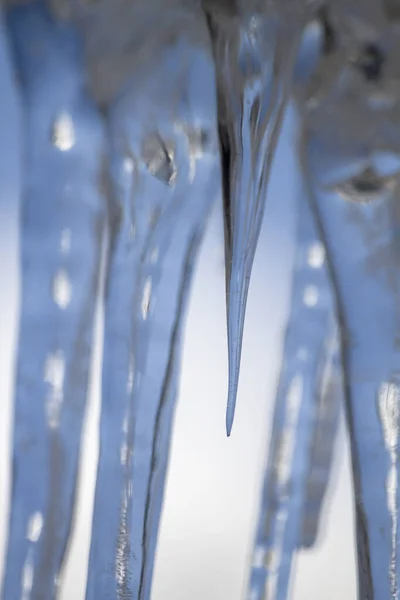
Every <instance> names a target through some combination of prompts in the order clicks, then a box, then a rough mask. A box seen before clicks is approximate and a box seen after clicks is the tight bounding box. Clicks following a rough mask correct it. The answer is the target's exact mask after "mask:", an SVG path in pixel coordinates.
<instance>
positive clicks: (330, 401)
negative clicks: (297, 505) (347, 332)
mask: <svg viewBox="0 0 400 600" xmlns="http://www.w3.org/2000/svg"><path fill="white" fill-rule="evenodd" d="M332 346H333V347H332V350H333V354H332V356H331V360H328V362H327V364H326V365H325V372H324V375H323V379H322V386H321V389H320V390H319V393H318V394H316V396H315V407H314V408H313V411H314V421H315V422H314V428H313V435H312V440H311V456H310V459H309V464H308V474H307V475H306V490H305V498H304V504H303V518H302V528H301V536H300V538H299V546H300V547H302V548H311V547H312V546H313V545H314V544H315V543H316V540H317V535H318V530H319V526H320V520H321V511H322V504H323V501H324V499H325V496H326V491H327V486H328V483H329V479H330V475H331V468H332V461H333V457H334V447H335V442H336V437H337V432H338V428H339V417H340V409H341V405H342V402H341V401H342V398H343V378H342V368H341V361H340V357H339V336H338V333H336V336H335V337H334V338H333V339H332Z"/></svg>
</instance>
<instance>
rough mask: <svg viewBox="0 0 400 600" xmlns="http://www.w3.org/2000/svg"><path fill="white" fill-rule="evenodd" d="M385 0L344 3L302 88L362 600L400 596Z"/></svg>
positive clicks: (399, 283) (396, 306)
mask: <svg viewBox="0 0 400 600" xmlns="http://www.w3.org/2000/svg"><path fill="white" fill-rule="evenodd" d="M379 6H380V5H378V4H377V3H372V2H365V3H364V5H363V6H362V3H361V4H360V3H357V4H355V9H357V10H354V11H353V13H352V19H349V20H348V22H347V25H346V28H345V29H344V30H342V29H341V28H340V27H339V26H338V24H341V23H344V22H345V21H346V13H343V14H342V13H340V12H339V8H338V9H337V11H338V12H337V13H336V11H335V8H336V7H335V6H334V4H332V8H331V11H332V12H331V23H333V26H332V35H333V39H334V44H331V46H330V48H329V51H326V52H325V54H323V55H322V56H321V59H320V61H319V63H318V65H317V68H316V71H315V73H313V74H312V75H311V76H310V79H309V80H308V81H306V82H302V84H301V87H299V89H298V91H297V97H298V101H299V109H300V112H301V115H302V117H303V121H304V126H303V129H304V131H303V134H304V135H303V144H302V153H303V163H304V166H305V168H306V169H307V170H308V172H309V180H310V185H311V186H312V188H313V198H314V199H315V210H316V214H317V215H318V219H319V222H320V227H321V232H322V233H323V236H324V239H325V243H326V246H327V250H328V255H329V260H330V263H331V265H332V272H333V275H334V281H335V287H336V291H337V296H338V302H339V307H340V318H341V327H342V331H343V342H344V367H345V371H344V376H345V383H346V391H347V398H346V401H347V414H348V424H349V431H350V441H351V450H352V459H353V473H354V484H355V504H356V522H357V545H358V563H359V573H358V576H359V598H360V599H362V600H365V599H372V598H374V599H378V598H391V599H392V600H396V599H398V598H399V591H398V588H399V577H400V560H399V557H398V551H397V547H398V542H397V540H398V525H399V524H398V517H397V515H398V510H399V505H400V497H399V494H398V490H397V480H398V460H397V458H396V457H397V454H398V436H397V433H396V430H397V428H398V422H397V421H398V419H397V416H396V415H398V407H397V404H398V401H399V386H400V381H399V359H400V353H399V341H398V340H399V335H400V294H399V291H400V279H399V274H400V269H399V267H400V246H399V242H398V228H399V226H400V212H399V193H400V190H399V184H398V175H397V176H396V177H394V178H393V176H394V175H395V174H396V171H397V173H398V165H399V160H400V145H399V139H400V135H399V134H400V128H399V121H398V116H397V113H396V111H395V110H394V106H395V105H396V103H397V101H398V96H397V90H398V83H399V80H400V73H399V68H398V48H399V43H400V39H399V33H398V29H397V27H396V25H395V24H390V23H385V20H384V18H383V16H382V14H381V15H378V16H374V18H372V15H375V12H376V11H378V10H379ZM347 9H348V10H350V9H351V6H349V7H347ZM344 10H345V7H343V11H344ZM374 11H375V12H374ZM378 17H379V18H378ZM389 47H390V48H391V52H390V54H387V55H386V54H385V52H384V49H385V48H389ZM371 49H374V50H373V51H372V50H371ZM332 65H335V70H334V72H333V71H332ZM328 115H329V116H328Z"/></svg>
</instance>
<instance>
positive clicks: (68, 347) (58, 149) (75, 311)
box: [2, 2, 105, 600]
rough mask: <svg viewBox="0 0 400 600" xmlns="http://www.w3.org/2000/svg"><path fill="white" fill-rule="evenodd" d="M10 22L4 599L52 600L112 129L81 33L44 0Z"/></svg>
mask: <svg viewBox="0 0 400 600" xmlns="http://www.w3.org/2000/svg"><path fill="white" fill-rule="evenodd" d="M6 24H7V28H8V34H9V37H10V41H11V46H12V51H13V57H14V65H15V69H16V76H17V78H18V81H19V84H20V94H21V100H22V110H23V113H22V117H23V142H24V164H23V167H24V170H23V192H22V208H21V267H22V306H21V323H20V336H19V354H18V362H17V379H16V391H15V408H14V440H13V454H14V456H13V485H12V499H11V517H10V526H9V540H8V551H7V560H6V571H5V577H4V582H3V590H2V598H3V599H4V600H11V599H12V598H22V599H24V600H52V599H53V598H54V597H55V596H56V594H57V589H58V585H59V576H60V568H61V566H62V562H63V558H64V555H65V551H66V546H67V542H68V536H69V533H70V527H71V519H72V513H73V508H74V499H75V487H76V475H77V463H78V456H79V447H80V435H81V425H82V419H83V415H84V410H85V401H86V391H87V381H88V371H89V364H90V355H91V340H92V328H93V316H94V312H95V302H96V295H97V287H98V273H99V257H100V248H101V240H102V232H103V226H104V216H105V214H104V213H105V211H104V208H105V206H104V203H103V197H102V190H101V186H102V169H103V158H104V151H105V145H104V132H103V129H102V126H101V121H100V118H99V116H98V114H97V112H96V110H95V108H94V106H93V105H92V103H91V102H90V101H89V99H88V97H87V95H86V92H85V85H84V73H83V67H82V65H83V57H82V52H81V47H80V44H79V42H78V40H77V39H76V36H75V34H74V32H73V31H72V30H71V29H70V27H68V26H66V25H60V24H58V23H56V22H55V21H54V20H53V19H52V18H51V16H50V14H49V13H48V11H47V10H46V8H45V5H44V3H42V2H31V3H29V4H26V5H24V6H21V7H18V8H15V9H12V10H10V11H9V12H8V13H7V15H6Z"/></svg>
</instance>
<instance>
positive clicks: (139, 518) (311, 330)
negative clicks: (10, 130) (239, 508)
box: [2, 0, 400, 600]
mask: <svg viewBox="0 0 400 600" xmlns="http://www.w3.org/2000/svg"><path fill="white" fill-rule="evenodd" d="M5 4H6V12H5V20H6V28H7V32H8V38H9V44H10V52H11V54H10V55H11V60H12V62H13V68H14V72H15V76H16V80H17V84H18V90H19V94H20V100H21V106H22V113H23V143H24V156H23V193H22V209H21V223H20V231H21V270H20V275H21V281H22V306H21V316H20V334H19V347H18V359H17V372H16V386H15V411H14V432H13V489H12V510H11V515H10V522H9V539H8V550H7V560H6V567H5V576H4V581H3V587H2V598H4V600H11V599H14V598H22V599H23V600H51V599H52V598H54V597H56V596H57V594H58V591H59V589H60V586H61V585H62V569H63V566H64V564H65V556H66V550H67V548H68V542H69V539H70V533H71V528H72V523H73V513H74V506H75V496H76V474H77V465H78V459H79V455H80V441H81V427H82V421H83V416H84V411H85V406H86V395H87V394H86V392H87V382H88V378H89V374H90V373H89V371H90V357H91V351H92V328H93V319H94V314H95V307H96V305H97V302H98V300H99V299H100V300H101V301H102V302H103V304H104V355H103V364H102V408H101V419H100V456H99V461H98V471H97V487H96V495H95V504H94V511H93V524H92V543H91V551H90V560H89V567H88V582H87V592H86V597H87V600H103V599H104V600H127V599H128V598H129V599H135V600H145V599H146V600H147V599H149V598H150V591H151V580H152V572H153V564H154V557H155V552H156V540H157V531H158V526H159V519H160V513H161V508H162V498H163V491H164V485H165V480H166V474H167V466H168V456H169V447H170V441H171V428H172V419H173V414H174V406H175V399H176V395H177V386H178V381H179V369H180V351H181V339H182V332H183V328H184V323H185V313H186V307H187V298H188V294H189V290H190V283H191V280H192V271H193V265H194V262H195V258H196V255H197V251H198V249H199V246H200V244H201V239H202V234H203V231H204V229H205V226H206V223H207V217H208V214H209V211H210V209H211V206H212V204H213V201H214V200H216V199H217V198H218V197H222V202H223V207H224V219H225V262H226V305H227V331H228V359H229V386H228V407H227V415H226V429H227V433H228V435H229V434H230V433H231V429H232V424H233V417H234V410H235V404H236V395H237V389H238V383H239V368H240V359H241V348H242V336H243V327H244V322H245V313H246V302H247V295H248V290H249V282H250V275H251V270H252V264H253V260H254V256H255V252H256V247H257V241H258V236H259V232H260V227H261V222H262V218H263V214H264V206H265V202H266V200H267V187H268V185H267V184H268V178H269V173H270V169H271V164H272V160H273V157H274V151H275V147H276V143H277V139H278V136H279V132H280V128H281V123H282V119H283V115H284V110H285V107H286V104H287V102H288V100H289V98H290V95H291V93H292V92H293V93H294V98H295V101H296V104H297V108H298V113H299V117H300V127H299V129H300V131H299V136H300V142H299V157H300V163H301V170H302V177H303V189H302V194H301V198H300V200H299V205H298V210H299V219H298V230H297V249H298V260H297V262H296V265H295V269H294V274H293V286H292V299H291V313H290V319H289V323H288V327H287V333H286V338H285V346H284V352H283V360H282V372H281V378H280V383H279V386H278V390H277V395H276V408H275V416H274V420H273V430H272V437H271V445H270V450H269V457H268V460H267V464H266V472H265V485H264V491H263V495H262V501H261V511H260V516H259V520H258V525H257V531H256V536H255V537H256V543H255V551H254V556H253V562H252V566H251V574H250V583H249V590H248V597H249V599H250V600H256V599H259V600H262V599H263V600H272V598H274V599H276V600H284V599H285V598H286V597H287V595H288V591H289V581H290V574H291V568H292V560H293V556H294V553H295V552H296V551H297V550H298V549H299V548H300V547H308V546H310V545H311V544H313V543H314V542H315V539H316V532H317V530H318V523H319V515H320V512H321V505H322V501H323V498H324V493H325V488H326V484H327V481H328V478H329V472H330V462H331V456H332V448H333V445H334V440H335V432H336V428H337V418H338V410H339V406H340V400H341V398H342V396H344V400H345V407H346V414H347V422H348V428H349V433H350V439H351V449H352V459H353V474H354V482H355V492H356V493H355V505H356V515H357V547H358V561H359V598H360V599H362V600H367V599H374V600H384V599H386V598H388V599H389V598H390V599H391V600H398V598H399V594H400V592H399V585H400V584H399V576H400V561H399V556H398V545H399V544H398V535H399V527H400V524H399V518H398V511H399V504H400V497H399V491H398V478H399V473H398V463H399V431H400V430H399V420H400V407H399V402H400V370H399V359H400V352H399V348H400V345H399V340H400V330H399V324H400V312H399V311H400V308H399V307H400V302H399V300H400V298H399V289H400V288H399V266H400V265H399V259H400V254H399V252H400V246H399V240H398V229H399V227H400V222H399V219H400V212H399V208H398V194H399V173H400V160H399V158H400V157H399V151H400V142H399V140H400V135H399V134H400V128H399V122H400V121H399V116H400V115H399V108H398V100H399V94H400V70H399V69H400V67H399V65H400V62H399V51H400V33H399V31H400V27H399V22H398V18H399V10H398V8H397V7H396V3H395V2H392V1H391V0H381V1H379V2H377V1H374V0H338V1H333V0H332V1H331V2H330V1H329V0H327V1H326V2H324V3H323V2H319V1H316V0H309V1H307V0H298V1H295V0H281V1H280V2H278V1H277V0H276V1H274V0H269V1H265V2H261V1H258V2H257V1H255V0H254V1H252V2H245V0H243V1H240V0H237V1H234V0H225V1H223V0H216V1H215V2H211V1H209V0H204V2H200V0H191V1H186V2H184V1H183V0H181V1H179V0H170V1H169V2H161V0H151V1H147V2H144V1H141V0H132V1H131V2H127V1H126V0H124V1H123V0H115V1H114V2H111V0H100V1H99V2H96V3H87V2H83V1H80V0H76V1H73V0H70V1H67V0H51V1H49V2H45V1H33V0H31V1H29V2H18V1H10V2H6V3H5ZM160 15H161V17H160ZM103 251H104V252H103ZM102 255H103V256H105V260H104V265H102V263H101V256H102ZM102 268H103V271H104V272H105V281H106V282H105V290H104V293H103V290H102V289H101V288H100V287H99V278H100V274H101V269H102ZM342 367H343V368H342ZM342 371H343V372H342ZM342 381H343V383H344V386H343V387H342Z"/></svg>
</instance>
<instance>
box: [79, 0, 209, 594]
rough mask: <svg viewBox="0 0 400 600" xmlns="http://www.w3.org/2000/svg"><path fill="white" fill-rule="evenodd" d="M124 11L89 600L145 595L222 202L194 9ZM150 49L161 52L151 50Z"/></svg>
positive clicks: (202, 32) (202, 40) (201, 35)
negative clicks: (128, 54) (125, 64)
mask: <svg viewBox="0 0 400 600" xmlns="http://www.w3.org/2000/svg"><path fill="white" fill-rule="evenodd" d="M188 8H189V7H188V5H186V9H185V10H181V11H180V12H179V11H178V12H177V13H175V17H174V19H172V18H170V15H169V14H168V10H166V9H165V5H164V10H165V13H164V24H165V28H166V30H165V31H163V32H161V34H162V35H161V37H163V38H165V39H166V40H168V44H165V45H163V44H160V45H157V46H156V44H158V42H159V41H160V38H153V37H152V36H151V35H150V33H149V32H150V31H151V29H149V27H151V25H152V22H154V21H156V23H158V25H159V22H160V16H159V6H158V7H157V6H154V5H153V7H149V8H148V10H147V13H146V17H147V19H148V20H140V18H139V17H141V16H143V15H141V16H140V15H139V17H138V18H136V19H135V17H136V16H137V15H136V14H135V11H133V13H132V15H131V17H132V18H131V35H132V36H133V39H135V35H136V32H137V31H140V30H143V28H144V27H147V34H146V35H144V34H143V31H141V33H140V35H142V38H143V43H146V44H148V45H153V46H155V47H154V48H148V47H144V48H143V50H146V49H147V50H148V56H151V60H147V61H146V62H142V63H139V64H137V63H136V62H135V60H132V62H131V69H130V77H129V79H128V85H127V86H126V87H125V89H124V90H123V92H122V93H121V94H120V95H119V96H118V97H117V98H116V99H115V100H114V101H113V102H112V103H111V108H110V111H109V113H110V114H109V117H110V119H109V120H110V136H111V146H112V151H111V157H112V170H113V184H114V194H113V212H114V213H115V215H116V219H115V221H114V225H113V228H112V240H111V257H110V266H109V275H108V285H107V299H106V317H105V339H104V346H105V353H104V365H103V397H102V415H101V432H100V436H101V439H100V444H101V447H100V459H99V468H98V479H97V489H96V498H95V508H94V518H93V532H92V546H91V553H90V564H89V578H88V584H87V594H86V598H87V600H122V599H125V598H130V599H134V600H135V599H136V600H138V599H141V600H144V599H149V598H150V588H151V579H152V571H153V563H154V555H155V546H156V540H157V531H158V524H159V518H160V512H161V508H162V497H163V491H164V481H165V475H166V469H167V462H168V453H169V443H170V435H171V427H172V419H173V412H174V406H175V400H176V394H177V384H178V375H179V365H180V353H181V338H182V327H183V324H184V319H185V313H186V308H187V297H188V291H189V287H190V283H191V275H192V265H193V261H194V259H195V257H196V254H197V251H198V248H199V244H200V241H201V237H202V232H203V229H204V226H205V222H206V218H207V216H208V213H209V210H210V207H211V205H212V202H213V200H216V198H217V195H218V194H220V162H219V155H218V135H217V115H216V90H215V74H214V67H213V60H212V52H211V46H210V44H209V38H208V30H207V28H206V25H205V22H204V20H203V18H204V17H203V14H202V13H201V12H196V11H195V10H194V6H193V7H192V9H193V10H192V12H189V10H188ZM156 50H157V51H156Z"/></svg>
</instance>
